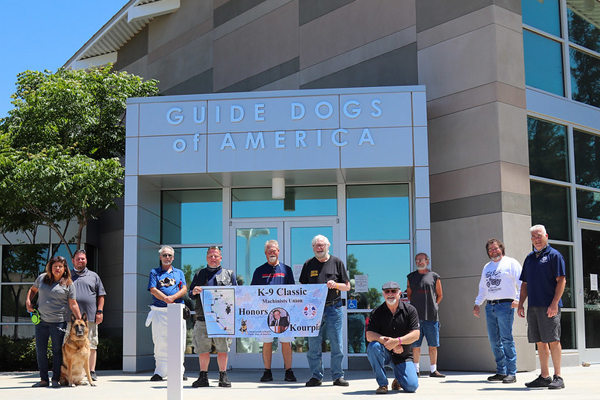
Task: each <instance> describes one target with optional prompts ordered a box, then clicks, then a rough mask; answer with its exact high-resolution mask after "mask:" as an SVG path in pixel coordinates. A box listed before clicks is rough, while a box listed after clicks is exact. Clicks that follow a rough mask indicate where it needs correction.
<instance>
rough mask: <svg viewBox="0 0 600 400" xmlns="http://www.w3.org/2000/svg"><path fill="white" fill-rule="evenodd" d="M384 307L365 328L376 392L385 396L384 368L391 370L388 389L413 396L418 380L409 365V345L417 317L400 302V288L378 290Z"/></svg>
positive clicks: (387, 286)
mask: <svg viewBox="0 0 600 400" xmlns="http://www.w3.org/2000/svg"><path fill="white" fill-rule="evenodd" d="M382 290H383V298H384V299H385V303H383V304H381V305H380V306H379V307H377V308H376V309H374V310H373V311H372V312H371V318H370V319H369V326H368V328H367V341H369V342H370V343H369V346H368V347H367V356H368V358H369V362H370V363H371V367H372V368H373V372H375V379H376V380H377V384H378V385H379V388H378V389H377V390H376V391H375V393H377V394H385V393H387V392H388V386H387V385H388V379H387V376H386V374H385V366H386V365H390V366H391V367H392V369H393V370H394V376H395V379H394V381H393V382H392V389H398V390H399V389H400V388H402V389H404V391H405V392H409V393H413V392H416V390H417V388H418V387H419V378H418V377H417V370H416V369H415V365H414V363H413V362H412V361H413V355H412V349H411V346H410V345H411V343H413V342H414V341H416V340H417V339H419V335H420V330H419V316H418V314H417V310H416V309H415V308H414V307H413V306H411V305H410V304H407V303H404V302H401V301H400V285H399V284H398V283H397V282H388V283H385V284H384V285H383V287H382Z"/></svg>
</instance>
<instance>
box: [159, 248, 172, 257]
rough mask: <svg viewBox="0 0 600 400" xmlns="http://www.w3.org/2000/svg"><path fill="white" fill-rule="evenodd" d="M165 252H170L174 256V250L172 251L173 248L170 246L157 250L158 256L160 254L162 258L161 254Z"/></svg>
mask: <svg viewBox="0 0 600 400" xmlns="http://www.w3.org/2000/svg"><path fill="white" fill-rule="evenodd" d="M165 250H171V253H173V254H175V250H173V248H172V247H171V246H163V247H161V248H160V250H158V254H160V255H161V256H162V254H163V253H164V252H165Z"/></svg>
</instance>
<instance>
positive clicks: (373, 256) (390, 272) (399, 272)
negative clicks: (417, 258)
mask: <svg viewBox="0 0 600 400" xmlns="http://www.w3.org/2000/svg"><path fill="white" fill-rule="evenodd" d="M347 254H348V255H347V258H346V268H348V275H349V278H350V284H351V286H352V292H351V293H349V295H351V294H352V293H353V292H354V289H355V287H356V285H355V279H354V277H355V275H367V277H368V287H369V290H368V292H366V293H363V294H364V295H365V296H364V297H366V298H363V299H362V300H361V302H362V303H361V304H359V305H357V306H358V307H359V308H363V309H372V308H375V307H377V306H378V305H380V304H381V303H382V302H383V296H382V295H381V287H382V286H383V284H384V283H386V282H388V281H392V280H393V281H396V282H398V283H399V284H400V287H403V288H405V286H406V275H408V274H409V273H410V266H411V257H410V245H409V244H354V245H348V247H347ZM361 297H363V296H361Z"/></svg>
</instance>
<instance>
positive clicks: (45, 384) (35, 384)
mask: <svg viewBox="0 0 600 400" xmlns="http://www.w3.org/2000/svg"><path fill="white" fill-rule="evenodd" d="M48 386H50V384H49V383H48V382H46V381H39V382H37V383H34V384H33V385H31V387H48Z"/></svg>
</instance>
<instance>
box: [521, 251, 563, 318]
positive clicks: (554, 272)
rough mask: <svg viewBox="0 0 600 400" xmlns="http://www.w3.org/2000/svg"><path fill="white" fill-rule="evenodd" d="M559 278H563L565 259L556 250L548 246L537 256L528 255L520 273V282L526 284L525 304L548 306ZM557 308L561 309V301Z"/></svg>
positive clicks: (532, 253) (533, 254)
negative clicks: (526, 301)
mask: <svg viewBox="0 0 600 400" xmlns="http://www.w3.org/2000/svg"><path fill="white" fill-rule="evenodd" d="M559 276H565V259H564V258H563V256H562V254H560V253H559V252H558V250H556V249H554V248H552V247H550V245H548V246H546V248H545V249H543V250H542V252H541V253H540V255H539V256H536V255H535V252H531V253H529V254H528V255H527V257H526V258H525V261H524V262H523V272H521V281H523V282H527V296H528V297H527V298H528V303H527V304H528V305H529V306H530V307H548V306H550V304H551V303H552V299H553V298H554V293H555V291H556V285H557V282H556V278H558V277H559ZM558 306H559V307H562V300H560V301H559V302H558Z"/></svg>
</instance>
